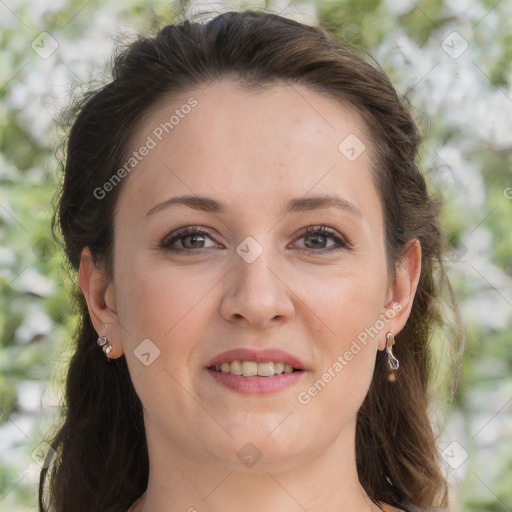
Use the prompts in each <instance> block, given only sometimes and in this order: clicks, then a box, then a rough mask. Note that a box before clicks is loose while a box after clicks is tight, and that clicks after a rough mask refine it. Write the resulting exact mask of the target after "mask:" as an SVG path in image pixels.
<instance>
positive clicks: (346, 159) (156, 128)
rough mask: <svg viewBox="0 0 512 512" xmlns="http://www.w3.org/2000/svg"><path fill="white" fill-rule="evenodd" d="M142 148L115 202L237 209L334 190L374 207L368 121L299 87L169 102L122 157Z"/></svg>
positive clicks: (226, 84) (207, 91)
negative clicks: (191, 202) (181, 201)
mask: <svg viewBox="0 0 512 512" xmlns="http://www.w3.org/2000/svg"><path fill="white" fill-rule="evenodd" d="M144 147H147V148H149V149H148V150H145V151H143V152H144V153H145V156H143V157H141V156H140V154H139V157H138V158H139V159H138V160H137V163H136V166H134V167H133V168H132V170H131V171H130V173H129V176H128V178H129V179H127V182H126V183H124V184H123V188H126V189H127V190H126V191H124V190H123V192H122V194H121V198H120V202H122V201H124V200H127V199H130V202H131V203H132V204H136V205H137V204H141V203H145V205H144V206H147V207H148V208H149V207H150V206H151V205H152V204H154V203H155V202H158V201H161V200H164V199H166V198H168V197H169V196H170V195H182V194H187V195H194V194H197V195H208V196H215V197H218V198H219V199H222V200H223V201H224V202H226V203H227V204H230V205H231V204H232V205H233V207H235V206H236V203H244V204H247V202H250V203H251V204H262V205H263V204H265V205H267V206H269V205H270V203H272V201H276V202H282V201H287V200H288V199H289V197H297V196H302V195H305V194H307V193H308V191H311V192H318V193H331V192H333V191H336V190H337V191H339V192H341V193H342V194H344V195H345V197H347V196H348V197H349V198H350V197H351V198H352V199H353V200H359V201H363V202H364V198H363V197H362V196H363V195H364V194H366V197H367V199H368V198H371V197H372V196H373V197H374V198H376V191H375V190H369V187H371V188H374V187H373V185H372V179H371V173H370V139H369V136H368V134H367V133H366V130H365V124H364V122H362V120H361V118H360V116H359V115H358V114H357V113H356V112H355V111H354V110H352V109H351V108H350V107H348V106H344V105H343V104H341V103H339V102H336V101H335V100H334V99H333V98H331V97H329V96H327V95H326V94H321V93H319V92H317V91H313V90H312V89H311V88H308V87H306V86H303V85H297V84H293V85H292V84H273V85H269V86H265V87H263V88H259V89H254V88H252V89H248V88H243V87H241V86H240V85H239V84H237V83H235V82H232V81H229V80H219V81H214V82H212V83H210V84H209V85H206V86H202V87H198V88H196V89H191V90H190V91H186V92H183V93H181V94H179V95H175V96H172V97H171V96H169V97H167V98H164V99H162V100H160V101H159V103H158V104H157V105H154V106H153V107H152V108H151V109H149V110H148V111H147V112H146V113H145V115H144V116H143V118H142V119H141V121H140V122H139V124H138V126H137V129H136V131H135V133H134V137H133V138H132V142H131V144H130V148H129V151H128V153H129V155H128V156H130V154H131V152H133V151H135V152H139V153H141V152H142V151H139V150H142V149H143V148H144ZM123 196H124V199H123Z"/></svg>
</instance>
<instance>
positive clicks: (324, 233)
mask: <svg viewBox="0 0 512 512" xmlns="http://www.w3.org/2000/svg"><path fill="white" fill-rule="evenodd" d="M329 238H330V239H331V240H334V242H335V243H334V244H332V245H330V246H328V245H326V244H327V242H328V240H329ZM300 239H304V245H305V247H303V248H304V249H306V251H308V252H327V251H335V250H339V249H350V248H351V247H350V244H349V243H348V241H347V240H346V239H345V237H343V236H342V235H341V234H340V233H338V232H337V231H336V230H334V229H332V228H329V227H327V226H308V227H307V228H306V229H304V230H303V231H302V233H301V234H300V236H299V240H300Z"/></svg>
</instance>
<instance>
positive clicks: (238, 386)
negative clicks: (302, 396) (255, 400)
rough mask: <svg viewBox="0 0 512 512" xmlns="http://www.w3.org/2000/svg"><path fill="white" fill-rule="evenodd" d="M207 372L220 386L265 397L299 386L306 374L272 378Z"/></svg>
mask: <svg viewBox="0 0 512 512" xmlns="http://www.w3.org/2000/svg"><path fill="white" fill-rule="evenodd" d="M206 371H207V372H208V373H209V374H210V375H211V376H212V377H213V378H214V379H215V380H216V381H217V382H218V383H220V384H222V385H223V386H226V387H227V388H229V389H232V390H233V391H238V392H239V393H244V394H246V395H264V394H267V393H276V392H277V391H281V390H282V389H285V388H288V387H290V386H293V385H294V384H297V382H299V380H300V379H302V377H303V376H304V374H305V373H306V372H305V371H304V370H302V371H298V372H292V373H280V374H279V375H273V376H272V377H244V376H243V375H234V374H233V373H222V372H217V371H215V370H211V369H210V368H206Z"/></svg>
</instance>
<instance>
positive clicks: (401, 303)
mask: <svg viewBox="0 0 512 512" xmlns="http://www.w3.org/2000/svg"><path fill="white" fill-rule="evenodd" d="M395 272H396V274H395V275H396V277H395V282H394V283H393V284H392V286H391V288H390V290H389V296H388V301H387V303H386V305H385V316H386V318H388V319H389V321H388V323H387V324H386V332H391V333H392V334H393V335H395V336H396V335H397V334H398V333H399V332H400V331H401V330H402V329H403V328H404V325H405V324H406V322H407V319H408V318H409V315H410V314H411V309H412V304H413V301H414V296H415V295H416V289H417V288H418V282H419V280H420V274H421V244H420V242H419V240H418V239H416V238H415V239H414V240H411V241H410V242H409V244H408V246H407V251H406V253H405V255H404V256H403V258H402V259H401V260H400V261H399V262H398V263H397V266H396V269H395ZM385 346H386V339H385V336H382V337H380V339H379V349H380V350H384V348H385Z"/></svg>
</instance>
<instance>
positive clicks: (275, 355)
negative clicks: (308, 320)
mask: <svg viewBox="0 0 512 512" xmlns="http://www.w3.org/2000/svg"><path fill="white" fill-rule="evenodd" d="M231 361H254V362H256V363H267V362H269V361H275V362H280V363H284V364H289V365H290V366H293V367H294V368H296V369H297V370H305V369H306V368H305V367H304V363H303V362H302V361H301V360H300V359H298V358H297V357H295V356H292V355H291V354H289V353H288V352H285V351H284V350H281V349H277V348H269V349H265V350H261V349H251V348H235V349H232V350H227V351H226V352H222V353H221V354H218V355H216V356H215V357H214V358H213V359H212V360H211V361H209V363H208V364H207V365H206V367H207V368H209V367H210V366H217V365H221V364H222V363H226V362H231Z"/></svg>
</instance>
